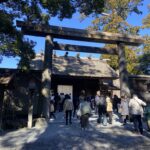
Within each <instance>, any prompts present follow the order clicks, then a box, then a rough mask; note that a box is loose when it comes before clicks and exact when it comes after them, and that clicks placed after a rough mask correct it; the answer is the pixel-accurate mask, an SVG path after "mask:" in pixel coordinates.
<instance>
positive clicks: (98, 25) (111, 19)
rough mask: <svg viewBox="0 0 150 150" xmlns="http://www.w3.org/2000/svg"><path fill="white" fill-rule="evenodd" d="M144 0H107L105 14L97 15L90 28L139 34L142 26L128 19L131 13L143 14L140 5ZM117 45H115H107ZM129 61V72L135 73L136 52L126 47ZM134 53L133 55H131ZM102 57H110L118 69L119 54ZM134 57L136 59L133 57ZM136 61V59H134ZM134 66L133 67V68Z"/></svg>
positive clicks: (112, 65)
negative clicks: (134, 24)
mask: <svg viewBox="0 0 150 150" xmlns="http://www.w3.org/2000/svg"><path fill="white" fill-rule="evenodd" d="M142 1H143V0H107V1H106V2H105V9H104V13H103V15H97V16H96V18H95V19H94V20H93V25H94V27H90V29H93V28H94V30H102V31H107V32H112V33H125V34H133V35H135V34H138V31H139V29H140V27H138V26H132V25H130V24H129V23H128V22H127V21H126V20H127V17H128V16H129V15H130V14H131V13H136V14H141V13H142V12H141V11H140V10H139V9H138V6H140V5H142ZM106 46H109V47H115V45H106ZM125 50H126V57H127V58H126V59H127V60H128V61H127V70H128V72H129V73H135V70H134V69H133V68H134V67H133V66H135V63H131V62H132V60H135V58H136V52H135V51H133V49H132V48H131V47H128V48H125ZM129 52H131V53H130V55H131V54H132V57H131V56H130V55H129ZM129 56H130V57H129ZM101 57H102V58H107V59H110V61H109V64H110V65H111V67H113V68H114V69H118V56H112V55H102V56H101ZM132 58H134V59H132ZM134 62H135V61H134ZM131 68H132V69H131Z"/></svg>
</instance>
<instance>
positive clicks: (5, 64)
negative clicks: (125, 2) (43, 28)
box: [0, 0, 150, 68]
mask: <svg viewBox="0 0 150 150" xmlns="http://www.w3.org/2000/svg"><path fill="white" fill-rule="evenodd" d="M148 4H150V1H149V0H144V5H143V6H141V7H140V10H141V11H142V12H143V14H142V15H136V14H132V15H130V16H129V17H128V19H127V21H128V22H129V23H130V24H132V25H134V26H136V25H142V18H143V17H144V16H146V15H147V14H148V9H147V6H148ZM91 20H92V18H91V17H89V18H87V19H85V20H84V21H82V22H81V21H80V17H79V14H75V15H74V16H73V18H72V19H64V20H63V21H59V20H58V19H57V18H53V19H51V21H50V24H51V25H57V26H62V27H71V28H78V29H86V28H87V27H88V26H89V25H90V24H91ZM145 34H149V35H150V30H149V29H145V30H143V31H142V32H140V35H141V36H143V35H145ZM25 38H29V39H31V40H33V41H35V42H36V43H37V44H36V46H35V48H34V49H35V52H36V53H39V52H41V51H42V50H44V49H45V39H44V38H40V37H33V36H25ZM54 40H55V41H59V42H60V43H69V44H72V43H73V44H76V45H79V44H80V45H87V46H101V45H102V44H98V43H88V42H79V41H68V40H59V39H54ZM56 53H57V55H63V54H64V52H63V51H57V52H56ZM69 55H75V53H74V52H69ZM87 55H89V54H87V53H81V56H82V57H84V56H87ZM92 56H93V57H99V55H97V54H92ZM18 60H19V58H12V57H10V58H6V57H3V61H2V62H1V63H0V68H16V67H17V63H18Z"/></svg>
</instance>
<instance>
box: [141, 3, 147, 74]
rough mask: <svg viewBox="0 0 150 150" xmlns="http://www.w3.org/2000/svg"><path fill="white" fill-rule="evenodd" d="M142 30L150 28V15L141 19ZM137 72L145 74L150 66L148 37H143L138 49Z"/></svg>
mask: <svg viewBox="0 0 150 150" xmlns="http://www.w3.org/2000/svg"><path fill="white" fill-rule="evenodd" d="M148 10H149V12H150V4H149V5H148ZM143 28H144V29H145V28H150V13H149V14H148V15H147V16H146V17H145V18H143ZM139 51H140V53H141V54H140V55H139V70H140V73H143V74H147V73H148V72H147V68H148V66H149V65H150V36H149V35H145V36H144V44H143V46H142V47H141V48H140V49H139Z"/></svg>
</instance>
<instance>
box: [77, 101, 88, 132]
mask: <svg viewBox="0 0 150 150" xmlns="http://www.w3.org/2000/svg"><path fill="white" fill-rule="evenodd" d="M78 112H80V124H81V128H82V129H84V130H85V128H87V126H88V123H89V117H90V115H91V107H90V104H89V103H88V102H87V101H86V100H84V101H82V102H81V103H80V105H79V110H78Z"/></svg>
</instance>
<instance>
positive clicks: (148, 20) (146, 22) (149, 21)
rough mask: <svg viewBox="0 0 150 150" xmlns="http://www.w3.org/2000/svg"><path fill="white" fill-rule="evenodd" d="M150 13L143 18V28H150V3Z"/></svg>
mask: <svg viewBox="0 0 150 150" xmlns="http://www.w3.org/2000/svg"><path fill="white" fill-rule="evenodd" d="M148 9H149V14H148V15H147V16H146V17H145V18H144V19H143V28H150V4H149V5H148Z"/></svg>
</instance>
